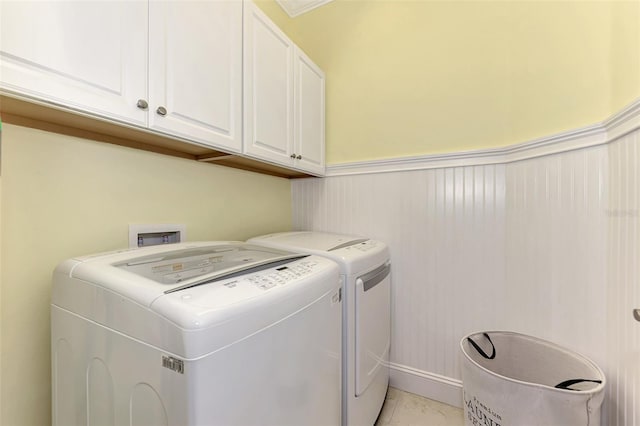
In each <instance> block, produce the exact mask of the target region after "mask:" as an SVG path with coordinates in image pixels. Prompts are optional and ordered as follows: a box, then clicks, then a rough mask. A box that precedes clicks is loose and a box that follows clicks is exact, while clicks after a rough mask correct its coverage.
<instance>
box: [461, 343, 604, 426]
mask: <svg viewBox="0 0 640 426" xmlns="http://www.w3.org/2000/svg"><path fill="white" fill-rule="evenodd" d="M460 348H461V350H462V385H463V396H464V400H463V403H464V417H465V424H466V425H467V426H478V425H482V426H525V425H526V426H536V425H539V426H573V425H589V426H593V425H600V407H601V405H602V400H603V398H604V389H605V377H604V373H603V372H602V370H601V369H600V368H599V367H598V366H597V365H596V364H595V363H594V362H593V361H591V360H589V359H588V358H586V357H584V356H582V355H579V354H577V353H574V352H572V351H569V350H567V349H565V348H562V347H561V346H558V345H556V344H553V343H551V342H547V341H545V340H541V339H538V338H535V337H531V336H527V335H524V334H519V333H512V332H505V331H487V332H479V333H473V334H470V335H468V336H466V337H464V338H462V340H461V341H460Z"/></svg>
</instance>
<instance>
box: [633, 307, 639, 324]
mask: <svg viewBox="0 0 640 426" xmlns="http://www.w3.org/2000/svg"><path fill="white" fill-rule="evenodd" d="M633 317H634V318H635V319H636V321H640V309H634V310H633Z"/></svg>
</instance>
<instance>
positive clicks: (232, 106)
mask: <svg viewBox="0 0 640 426" xmlns="http://www.w3.org/2000/svg"><path fill="white" fill-rule="evenodd" d="M149 38H150V40H149V43H150V44H149V127H150V128H152V129H154V130H158V131H162V132H166V133H169V134H172V135H177V136H182V137H184V138H187V139H190V140H193V141H197V142H201V143H204V144H206V145H211V146H219V147H224V148H227V149H229V150H232V151H237V152H240V151H241V148H242V127H241V125H242V124H241V120H242V115H241V114H242V107H241V102H242V2H239V1H236V0H229V1H151V2H150V4H149Z"/></svg>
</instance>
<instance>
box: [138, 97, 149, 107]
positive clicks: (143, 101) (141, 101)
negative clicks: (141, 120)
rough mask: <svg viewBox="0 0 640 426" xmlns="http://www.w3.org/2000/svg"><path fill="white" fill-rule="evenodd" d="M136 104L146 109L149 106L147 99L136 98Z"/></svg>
mask: <svg viewBox="0 0 640 426" xmlns="http://www.w3.org/2000/svg"><path fill="white" fill-rule="evenodd" d="M136 106H137V107H138V108H140V109H147V108H149V104H148V103H147V101H145V100H144V99H138V103H137V104H136Z"/></svg>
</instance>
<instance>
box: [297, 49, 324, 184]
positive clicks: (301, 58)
mask: <svg viewBox="0 0 640 426" xmlns="http://www.w3.org/2000/svg"><path fill="white" fill-rule="evenodd" d="M293 63H294V67H295V69H294V80H295V88H294V90H293V92H294V96H295V100H294V111H295V119H294V132H295V134H294V149H293V152H294V153H295V155H296V160H295V164H294V165H295V167H296V168H299V169H302V170H305V171H308V172H310V173H314V174H319V175H323V174H324V166H325V162H324V152H325V143H324V123H325V119H324V114H325V106H324V92H325V87H324V86H325V85H324V82H325V78H324V73H323V72H322V70H321V69H320V68H318V66H317V65H316V64H314V63H313V62H312V61H311V59H309V57H307V56H306V55H305V54H304V52H302V50H300V49H298V48H296V50H295V57H294V61H293Z"/></svg>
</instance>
